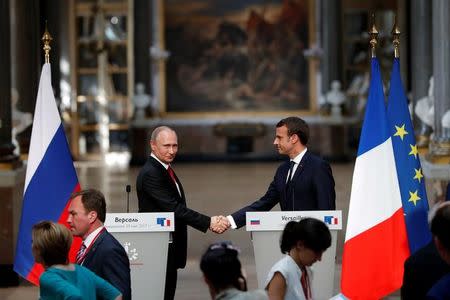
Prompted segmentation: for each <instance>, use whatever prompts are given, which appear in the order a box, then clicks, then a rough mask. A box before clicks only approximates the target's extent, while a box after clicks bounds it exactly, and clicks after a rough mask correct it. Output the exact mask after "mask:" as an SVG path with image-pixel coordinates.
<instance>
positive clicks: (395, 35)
mask: <svg viewBox="0 0 450 300" xmlns="http://www.w3.org/2000/svg"><path fill="white" fill-rule="evenodd" d="M391 33H392V44H394V57H395V58H399V57H400V29H398V26H397V16H395V17H394V26H393V27H392V31H391Z"/></svg>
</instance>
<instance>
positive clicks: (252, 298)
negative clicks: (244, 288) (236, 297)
mask: <svg viewBox="0 0 450 300" xmlns="http://www.w3.org/2000/svg"><path fill="white" fill-rule="evenodd" d="M242 299H245V300H266V299H269V296H268V295H267V292H266V291H265V290H254V291H248V292H247V293H246V294H245V298H242Z"/></svg>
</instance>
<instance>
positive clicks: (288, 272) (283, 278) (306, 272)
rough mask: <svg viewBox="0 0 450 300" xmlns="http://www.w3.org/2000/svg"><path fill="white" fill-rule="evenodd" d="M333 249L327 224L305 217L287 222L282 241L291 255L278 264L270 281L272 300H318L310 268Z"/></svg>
mask: <svg viewBox="0 0 450 300" xmlns="http://www.w3.org/2000/svg"><path fill="white" fill-rule="evenodd" d="M330 246H331V233H330V230H329V229H328V226H327V225H326V224H325V223H324V222H322V221H320V220H317V219H313V218H304V219H302V220H300V221H299V222H296V221H290V222H289V223H287V224H286V226H285V228H284V230H283V233H282V235H281V240H280V248H281V252H282V253H285V254H287V255H286V256H285V257H283V258H282V259H281V260H279V261H278V262H277V263H275V265H274V266H273V267H272V269H271V270H270V272H269V274H268V276H267V279H266V285H265V286H266V289H267V291H268V293H269V297H270V299H271V300H278V299H280V300H281V299H284V300H304V299H306V300H311V299H315V297H314V291H313V290H312V289H311V283H312V280H313V273H312V270H311V268H310V267H311V266H312V265H313V264H314V263H315V262H316V261H320V260H321V259H322V254H323V253H324V252H325V250H327V249H328V248H329V247H330Z"/></svg>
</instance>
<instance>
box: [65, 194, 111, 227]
mask: <svg viewBox="0 0 450 300" xmlns="http://www.w3.org/2000/svg"><path fill="white" fill-rule="evenodd" d="M78 196H81V203H83V206H84V209H85V210H86V212H90V211H95V212H96V213H97V218H98V219H99V220H100V221H101V222H102V223H104V222H105V218H106V201H105V196H104V195H103V193H102V192H100V191H98V190H95V189H86V190H82V191H79V192H76V193H73V194H72V195H71V196H70V199H74V198H75V197H78Z"/></svg>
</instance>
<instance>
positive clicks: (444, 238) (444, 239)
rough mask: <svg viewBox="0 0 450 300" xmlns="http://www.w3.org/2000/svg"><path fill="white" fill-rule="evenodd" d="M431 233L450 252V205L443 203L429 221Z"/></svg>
mask: <svg viewBox="0 0 450 300" xmlns="http://www.w3.org/2000/svg"><path fill="white" fill-rule="evenodd" d="M431 232H432V233H433V235H434V236H436V237H437V238H438V239H439V241H440V242H441V244H442V246H444V247H445V249H447V250H449V251H450V203H448V202H444V204H443V205H442V206H440V207H439V208H438V209H437V210H436V214H435V215H434V218H433V220H431Z"/></svg>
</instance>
